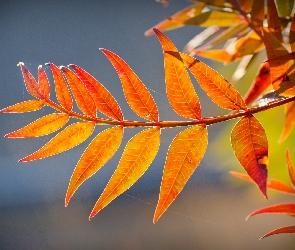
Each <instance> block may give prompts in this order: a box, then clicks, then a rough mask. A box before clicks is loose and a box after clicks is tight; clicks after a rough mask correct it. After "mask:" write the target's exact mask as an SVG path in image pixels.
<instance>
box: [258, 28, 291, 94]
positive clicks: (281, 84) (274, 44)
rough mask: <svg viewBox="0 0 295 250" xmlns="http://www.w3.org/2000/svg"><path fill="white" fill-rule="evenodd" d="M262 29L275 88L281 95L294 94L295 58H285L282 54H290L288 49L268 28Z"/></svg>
mask: <svg viewBox="0 0 295 250" xmlns="http://www.w3.org/2000/svg"><path fill="white" fill-rule="evenodd" d="M262 31H263V36H264V43H265V46H266V51H267V56H268V59H269V60H268V61H269V65H270V73H271V82H272V85H273V89H274V90H275V91H276V92H277V93H278V94H279V95H282V96H293V95H294V94H295V74H294V71H295V69H294V68H295V67H294V66H295V65H294V60H285V59H283V57H282V56H284V55H288V51H287V50H286V49H285V47H284V46H283V45H282V44H281V43H280V42H279V41H278V40H277V39H276V38H275V37H274V36H272V35H271V34H270V33H268V32H267V30H266V29H263V30H262Z"/></svg>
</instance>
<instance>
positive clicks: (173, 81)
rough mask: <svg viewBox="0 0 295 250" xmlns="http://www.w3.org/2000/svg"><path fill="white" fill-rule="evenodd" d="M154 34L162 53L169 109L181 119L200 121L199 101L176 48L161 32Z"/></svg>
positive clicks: (157, 31) (155, 30)
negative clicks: (181, 117)
mask: <svg viewBox="0 0 295 250" xmlns="http://www.w3.org/2000/svg"><path fill="white" fill-rule="evenodd" d="M154 32H155V33H156V35H157V37H158V39H159V41H160V43H161V45H162V48H163V51H164V65H165V82H166V93H167V97H168V101H169V103H170V105H171V107H172V108H173V110H174V111H175V112H176V113H177V114H179V115H181V116H183V117H186V118H190V119H200V117H201V106H200V101H199V98H198V96H197V93H196V91H195V89H194V86H193V84H192V82H191V80H190V77H189V75H188V73H187V71H186V69H185V66H184V64H183V62H182V59H181V56H180V54H179V52H178V50H177V48H176V47H175V46H174V44H173V43H172V42H171V41H170V40H169V38H168V37H166V36H165V35H164V34H163V33H162V32H161V31H159V30H157V29H154Z"/></svg>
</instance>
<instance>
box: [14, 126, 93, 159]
mask: <svg viewBox="0 0 295 250" xmlns="http://www.w3.org/2000/svg"><path fill="white" fill-rule="evenodd" d="M94 127H95V123H94V122H77V123H74V124H71V125H69V126H68V127H66V128H65V129H64V130H62V131H61V132H59V133H58V134H57V135H56V136H55V137H53V138H52V139H51V140H50V141H49V142H47V143H46V144H45V145H44V146H43V147H42V148H40V149H39V150H37V151H36V152H34V153H33V154H31V155H29V156H27V157H25V158H22V159H21V160H19V161H20V162H28V161H33V160H38V159H41V158H45V157H48V156H52V155H55V154H59V153H61V152H64V151H66V150H69V149H71V148H73V147H75V146H77V145H79V144H80V143H82V142H83V141H85V140H86V139H87V138H88V137H89V136H90V135H91V134H92V132H93V130H94Z"/></svg>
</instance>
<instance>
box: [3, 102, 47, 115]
mask: <svg viewBox="0 0 295 250" xmlns="http://www.w3.org/2000/svg"><path fill="white" fill-rule="evenodd" d="M42 107H44V101H42V100H29V101H24V102H20V103H17V104H14V105H11V106H9V107H7V108H4V109H1V110H0V112H2V113H24V112H32V111H36V110H39V109H41V108H42Z"/></svg>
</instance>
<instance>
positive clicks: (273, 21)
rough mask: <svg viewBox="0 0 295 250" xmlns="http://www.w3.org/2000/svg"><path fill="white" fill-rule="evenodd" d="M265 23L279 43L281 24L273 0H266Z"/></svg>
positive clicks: (281, 40) (281, 38)
mask: <svg viewBox="0 0 295 250" xmlns="http://www.w3.org/2000/svg"><path fill="white" fill-rule="evenodd" d="M267 11H268V12H267V23H268V31H269V33H271V35H272V36H274V37H275V38H276V39H277V40H278V41H279V42H280V43H282V42H283V36H282V30H281V24H280V20H279V16H278V12H277V7H276V5H275V2H274V0H267Z"/></svg>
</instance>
